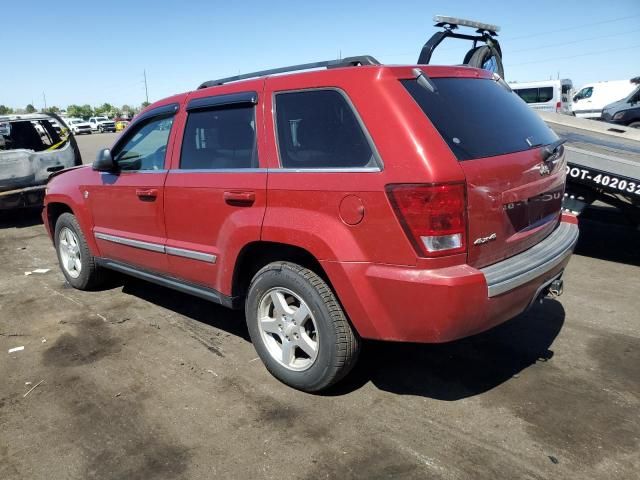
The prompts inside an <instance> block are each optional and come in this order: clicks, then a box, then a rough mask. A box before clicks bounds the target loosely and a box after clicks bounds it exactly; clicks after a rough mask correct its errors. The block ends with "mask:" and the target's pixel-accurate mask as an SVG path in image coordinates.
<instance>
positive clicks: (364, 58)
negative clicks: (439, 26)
mask: <svg viewBox="0 0 640 480" xmlns="http://www.w3.org/2000/svg"><path fill="white" fill-rule="evenodd" d="M359 65H380V62H379V61H378V60H376V59H375V58H374V57H372V56H371V55H360V56H357V57H347V58H343V59H340V60H326V61H323V62H313V63H302V64H300V65H291V66H289V67H280V68H272V69H269V70H260V71H258V72H251V73H243V74H241V75H234V76H233V77H225V78H219V79H217V80H209V81H207V82H204V83H202V84H201V85H200V86H199V87H198V90H199V89H201V88H207V87H213V86H216V85H223V84H225V83H230V82H237V81H239V80H246V79H249V78H257V77H264V76H265V75H275V74H278V73H286V72H298V71H301V70H312V69H314V68H327V69H328V68H340V67H357V66H359Z"/></svg>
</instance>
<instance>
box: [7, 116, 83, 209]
mask: <svg viewBox="0 0 640 480" xmlns="http://www.w3.org/2000/svg"><path fill="white" fill-rule="evenodd" d="M59 125H64V122H63V121H62V120H61V119H60V118H59V117H57V116H56V115H54V114H42V113H37V114H24V115H8V116H2V117H0V210H6V209H13V208H21V207H34V206H39V205H42V202H43V198H44V190H45V184H46V182H47V180H48V178H49V175H51V174H52V173H53V172H57V171H60V170H63V169H65V168H70V167H73V166H74V165H80V164H81V163H82V160H81V158H80V151H79V150H78V146H77V145H76V143H75V139H74V138H73V135H69V134H68V132H67V131H66V130H63V129H60V127H59Z"/></svg>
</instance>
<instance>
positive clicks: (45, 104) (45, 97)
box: [42, 92, 47, 112]
mask: <svg viewBox="0 0 640 480" xmlns="http://www.w3.org/2000/svg"><path fill="white" fill-rule="evenodd" d="M42 100H43V101H44V111H45V112H46V111H47V96H46V95H45V94H44V92H42Z"/></svg>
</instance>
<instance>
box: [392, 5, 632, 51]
mask: <svg viewBox="0 0 640 480" xmlns="http://www.w3.org/2000/svg"><path fill="white" fill-rule="evenodd" d="M636 17H640V14H637V15H628V16H626V17H618V18H611V19H608V20H601V21H598V22H592V23H583V24H582V25H574V26H572V27H567V28H560V29H557V30H548V31H546V32H536V33H532V34H529V35H521V36H519V37H513V38H509V37H508V36H507V37H501V38H500V40H502V39H504V40H505V41H508V42H512V41H514V40H520V39H523V38H533V37H539V36H542V35H548V34H550V33H558V32H567V31H571V30H578V29H581V28H585V27H591V26H593V25H602V24H606V23H613V22H619V21H621V20H627V19H629V18H636ZM637 31H638V30H633V31H631V32H627V33H634V32H637ZM614 35H619V34H614ZM608 36H613V35H606V36H605V35H601V36H599V37H593V38H589V40H596V39H598V38H606V37H608ZM585 40H586V39H585ZM580 41H582V40H580ZM567 43H577V42H567ZM549 46H555V45H549ZM536 48H544V47H535V48H531V49H528V48H527V49H522V50H516V51H515V52H522V51H527V50H534V49H536ZM454 50H458V49H457V48H456V47H446V48H438V52H447V51H449V52H450V51H454ZM515 52H512V53H515ZM418 53H419V52H418ZM380 55H388V56H398V57H403V56H408V55H414V53H413V52H412V53H408V52H407V53H404V52H403V53H383V54H380Z"/></svg>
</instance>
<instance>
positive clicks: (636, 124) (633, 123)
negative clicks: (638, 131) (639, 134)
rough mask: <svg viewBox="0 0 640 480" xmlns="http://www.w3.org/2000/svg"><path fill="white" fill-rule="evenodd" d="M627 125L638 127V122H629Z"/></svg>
mask: <svg viewBox="0 0 640 480" xmlns="http://www.w3.org/2000/svg"><path fill="white" fill-rule="evenodd" d="M629 126H630V127H631V128H640V122H631V123H630V124H629Z"/></svg>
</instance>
